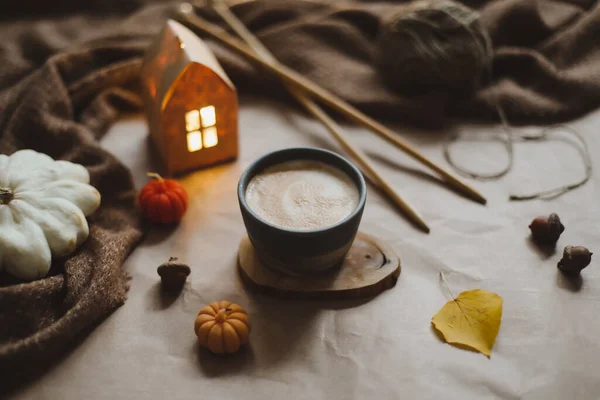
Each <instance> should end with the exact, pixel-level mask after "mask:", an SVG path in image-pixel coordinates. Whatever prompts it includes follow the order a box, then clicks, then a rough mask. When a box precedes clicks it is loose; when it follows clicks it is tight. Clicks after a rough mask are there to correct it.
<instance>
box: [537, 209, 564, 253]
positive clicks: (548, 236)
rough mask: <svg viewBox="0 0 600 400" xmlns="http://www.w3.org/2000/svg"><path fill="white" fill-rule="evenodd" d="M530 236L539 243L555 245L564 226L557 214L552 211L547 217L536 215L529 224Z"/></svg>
mask: <svg viewBox="0 0 600 400" xmlns="http://www.w3.org/2000/svg"><path fill="white" fill-rule="evenodd" d="M529 229H531V237H532V238H533V240H534V241H535V242H536V243H538V244H541V245H545V246H555V245H556V242H558V238H559V237H560V235H561V234H562V233H563V232H564V230H565V227H564V225H563V224H562V223H561V222H560V218H559V217H558V214H556V213H552V214H550V215H549V216H547V217H543V216H542V217H537V218H536V219H534V220H533V221H531V224H530V225H529Z"/></svg>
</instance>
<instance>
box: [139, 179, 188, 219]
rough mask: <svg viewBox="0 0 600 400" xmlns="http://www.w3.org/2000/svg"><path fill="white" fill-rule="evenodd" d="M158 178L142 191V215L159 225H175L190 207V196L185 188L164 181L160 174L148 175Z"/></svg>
mask: <svg viewBox="0 0 600 400" xmlns="http://www.w3.org/2000/svg"><path fill="white" fill-rule="evenodd" d="M148 176H150V177H152V178H156V180H153V181H150V182H148V183H147V184H146V186H144V187H143V188H142V190H141V191H140V197H139V201H140V207H141V209H142V213H143V214H144V215H145V216H146V218H148V219H149V220H150V221H151V222H154V223H157V224H173V223H176V222H179V221H181V218H182V217H183V215H184V214H185V212H186V210H187V206H188V195H187V192H186V191H185V188H184V187H183V186H181V185H180V184H179V183H178V182H177V181H175V180H173V179H163V178H162V177H161V176H160V175H159V174H156V173H153V172H151V173H148Z"/></svg>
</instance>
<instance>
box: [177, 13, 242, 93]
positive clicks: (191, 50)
mask: <svg viewBox="0 0 600 400" xmlns="http://www.w3.org/2000/svg"><path fill="white" fill-rule="evenodd" d="M167 27H168V28H169V29H171V30H172V31H173V32H174V33H175V36H176V37H177V38H178V39H179V42H180V48H181V50H183V52H184V53H185V55H186V58H187V59H188V61H189V62H196V63H198V64H202V65H205V66H207V67H208V68H210V69H212V70H213V71H214V72H215V73H217V75H219V77H220V78H221V79H223V81H225V83H227V84H228V85H229V86H230V87H231V88H232V89H235V87H234V86H233V83H232V82H231V80H230V79H229V77H228V76H227V74H225V71H224V70H223V67H221V64H219V61H217V57H215V55H214V53H213V52H212V51H211V50H210V48H209V47H208V46H207V45H206V43H205V42H204V41H203V40H202V39H200V37H199V36H198V35H196V34H195V33H194V32H192V31H191V30H189V29H188V28H187V27H185V26H183V25H182V24H180V23H179V22H177V21H174V20H172V19H170V20H168V21H167Z"/></svg>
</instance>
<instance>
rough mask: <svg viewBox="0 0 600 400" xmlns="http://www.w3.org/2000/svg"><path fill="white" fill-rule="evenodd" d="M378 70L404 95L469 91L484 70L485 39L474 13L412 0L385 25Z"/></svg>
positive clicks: (445, 1)
mask: <svg viewBox="0 0 600 400" xmlns="http://www.w3.org/2000/svg"><path fill="white" fill-rule="evenodd" d="M378 53H379V54H378V67H379V70H380V72H381V74H382V76H383V78H384V80H385V82H386V83H387V84H388V86H390V87H391V88H393V89H395V90H397V91H400V92H403V93H423V92H431V91H437V92H446V93H460V94H464V93H470V92H472V91H473V90H475V89H476V88H477V87H478V86H479V85H480V84H481V81H482V79H483V78H484V74H485V73H486V72H487V71H488V68H489V63H490V60H491V45H490V41H489V38H488V37H487V34H486V32H485V30H484V29H483V27H482V26H481V24H480V21H479V13H478V12H477V11H475V10H473V9H471V8H469V7H467V6H464V5H462V4H460V3H457V2H455V1H449V0H442V1H417V2H414V3H411V4H409V5H407V6H405V7H404V8H403V9H402V10H401V11H400V12H398V13H397V14H395V15H393V16H392V17H391V18H390V19H389V20H387V21H385V22H384V23H383V25H382V27H381V30H380V33H379V37H378Z"/></svg>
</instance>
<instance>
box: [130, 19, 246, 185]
mask: <svg viewBox="0 0 600 400" xmlns="http://www.w3.org/2000/svg"><path fill="white" fill-rule="evenodd" d="M141 75H142V83H143V85H142V86H143V91H144V101H145V106H146V113H147V116H148V124H149V126H150V135H151V138H152V141H153V143H154V145H155V147H156V149H157V150H158V153H159V154H160V156H161V158H162V160H163V162H164V164H165V167H166V170H167V174H177V173H180V172H184V171H188V170H191V169H194V168H200V167H206V166H209V165H213V164H215V163H219V162H224V161H228V160H233V159H235V158H236V157H237V154H238V132H237V110H238V102H237V93H236V89H235V87H234V86H233V84H232V83H231V80H230V79H229V78H228V77H227V75H226V74H225V72H224V71H223V68H222V67H221V65H220V64H219V62H218V61H217V59H216V57H215V56H214V54H213V53H212V52H211V51H210V49H209V48H208V46H207V45H206V44H205V43H204V42H203V41H202V40H201V39H200V38H199V37H198V36H196V35H195V34H194V33H193V32H191V31H190V30H189V29H188V28H186V27H185V26H183V25H181V24H180V23H178V22H176V21H173V20H169V21H168V22H167V24H166V26H165V28H164V29H163V30H162V32H161V33H160V34H159V35H158V37H157V38H156V40H155V42H154V43H153V44H152V45H151V46H150V48H149V49H148V51H147V54H146V57H145V60H144V63H143V65H142V71H141Z"/></svg>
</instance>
